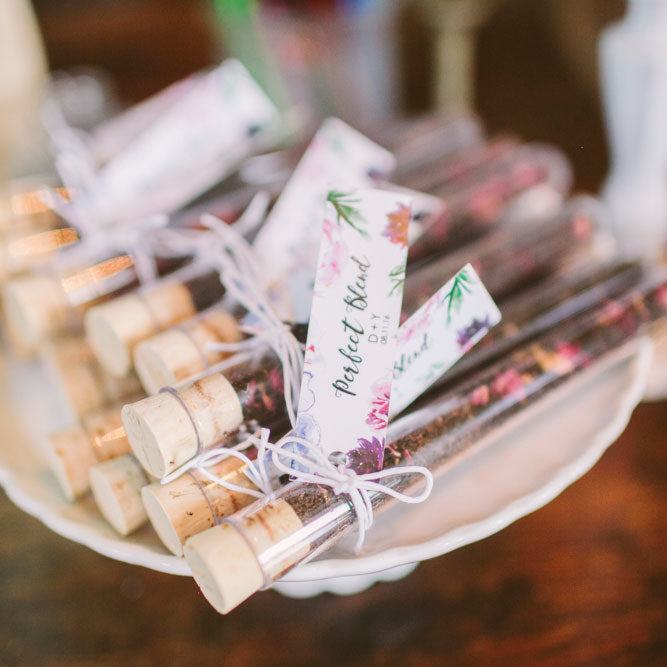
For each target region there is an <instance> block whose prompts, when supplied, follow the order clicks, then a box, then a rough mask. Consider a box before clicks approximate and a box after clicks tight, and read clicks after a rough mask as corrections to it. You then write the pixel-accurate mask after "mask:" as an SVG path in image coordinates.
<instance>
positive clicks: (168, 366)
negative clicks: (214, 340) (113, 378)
mask: <svg viewBox="0 0 667 667" xmlns="http://www.w3.org/2000/svg"><path fill="white" fill-rule="evenodd" d="M167 341H168V342H167ZM174 354H175V355H177V356H178V357H183V356H184V355H187V354H189V356H190V357H191V359H190V363H189V366H191V367H192V368H193V372H192V375H194V374H195V373H197V372H200V371H201V370H203V362H202V360H201V353H200V352H199V350H197V348H196V347H195V346H194V345H193V343H192V341H191V340H190V339H189V338H188V337H187V336H186V335H185V334H184V333H183V332H182V331H167V332H165V333H163V334H158V335H157V336H155V337H153V338H149V339H148V340H145V341H142V342H141V343H139V345H137V347H136V348H135V350H134V368H135V370H136V371H137V375H138V376H139V379H140V380H141V384H142V386H143V388H144V390H145V391H146V393H147V394H157V392H158V391H160V389H162V387H172V386H173V385H175V384H176V383H177V382H178V381H179V380H180V379H183V378H177V377H176V375H175V368H176V364H175V363H174V360H173V355H174ZM181 363H183V361H182V360H181ZM186 363H187V360H186Z"/></svg>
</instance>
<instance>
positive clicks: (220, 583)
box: [183, 499, 307, 614]
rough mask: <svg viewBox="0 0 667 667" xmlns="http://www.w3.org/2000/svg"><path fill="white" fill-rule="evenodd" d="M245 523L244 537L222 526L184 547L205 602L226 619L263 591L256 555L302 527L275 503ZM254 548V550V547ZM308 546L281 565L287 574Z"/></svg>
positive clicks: (285, 505) (292, 514) (283, 506)
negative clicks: (260, 590) (227, 614)
mask: <svg viewBox="0 0 667 667" xmlns="http://www.w3.org/2000/svg"><path fill="white" fill-rule="evenodd" d="M251 517H252V519H253V520H252V521H250V520H248V521H245V522H244V518H245V517H242V518H241V522H243V529H244V531H245V534H243V535H242V534H241V532H239V530H238V529H237V528H236V527H235V526H233V525H232V524H229V523H223V524H220V525H218V526H215V527H213V528H209V529H208V530H205V531H204V532H203V533H200V534H199V535H195V536H194V537H191V538H190V539H189V540H188V541H187V542H186V543H185V546H184V547H183V553H184V555H185V558H186V560H187V561H188V564H189V565H190V569H191V570H192V575H193V576H194V578H195V581H196V582H197V584H198V586H199V587H200V588H201V591H202V593H203V594H204V595H205V596H206V599H207V600H208V601H209V602H210V603H211V604H212V605H213V607H214V608H215V609H216V611H219V612H220V613H221V614H226V613H227V612H229V611H231V610H232V609H234V608H235V607H236V606H238V605H239V604H240V603H241V602H243V601H244V600H246V599H247V598H248V597H250V596H251V595H252V594H253V593H255V592H256V591H258V590H259V589H260V588H261V587H262V586H263V585H264V582H265V575H264V573H263V571H262V568H261V566H260V564H259V561H258V559H257V556H256V555H255V554H261V553H262V552H264V551H266V550H267V549H269V548H270V547H271V546H272V545H274V544H276V543H277V542H279V541H280V540H282V539H284V538H285V537H287V536H288V535H291V534H292V533H294V532H296V531H297V530H299V529H300V528H301V527H302V525H303V524H302V523H301V520H300V519H299V517H298V516H297V515H296V513H295V512H294V510H293V509H292V508H291V507H290V505H289V504H288V503H286V502H285V501H284V500H280V499H278V500H273V501H272V502H269V503H267V504H266V505H264V506H263V507H262V508H261V509H259V510H257V511H256V512H253V514H252V515H251ZM251 545H252V547H251ZM306 550H307V547H305V548H304V549H301V550H298V551H296V552H295V553H293V554H292V555H291V556H290V557H289V558H288V560H287V561H285V562H284V563H282V564H281V565H282V567H283V568H284V569H286V568H287V567H289V566H290V565H292V564H294V563H295V562H296V561H297V560H298V559H299V558H301V557H302V556H304V555H305V552H306Z"/></svg>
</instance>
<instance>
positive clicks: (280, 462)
mask: <svg viewBox="0 0 667 667" xmlns="http://www.w3.org/2000/svg"><path fill="white" fill-rule="evenodd" d="M269 437H270V431H269V429H267V428H263V429H261V430H260V432H259V437H258V436H257V435H256V434H255V435H250V436H249V437H248V438H247V440H244V441H243V442H242V443H240V444H239V445H237V446H236V447H231V448H230V447H216V448H214V449H210V450H208V451H206V452H204V453H202V454H200V455H199V456H197V457H195V458H194V459H192V460H191V461H189V462H188V463H186V464H184V465H183V466H181V467H180V468H178V469H177V470H175V471H174V472H172V473H171V474H169V475H167V476H166V477H165V478H164V479H163V480H162V484H167V483H169V482H170V481H172V480H174V479H176V478H177V477H180V476H181V475H182V474H183V473H185V472H188V471H190V470H193V469H196V470H198V471H199V472H200V473H201V475H202V476H203V477H205V478H206V479H208V480H210V481H212V482H214V483H216V484H219V485H220V486H223V487H224V488H226V489H229V490H230V491H234V492H237V493H246V494H248V495H251V496H253V497H255V498H262V497H264V495H268V494H270V493H271V492H272V490H273V488H272V482H271V477H270V475H269V473H268V471H267V463H268V459H269V456H270V453H271V452H272V453H273V454H274V455H273V456H272V457H271V459H272V461H273V465H274V466H275V468H276V469H277V470H278V471H279V472H281V473H285V474H288V475H289V476H290V477H291V478H292V479H293V480H295V481H299V482H304V483H307V484H319V485H324V486H329V487H331V489H332V491H333V492H334V494H336V495H337V496H338V495H347V496H349V498H350V502H351V503H352V507H353V509H354V513H355V515H356V517H357V521H358V524H359V527H358V532H357V542H356V545H355V552H356V553H359V552H360V551H361V548H362V546H363V544H364V539H365V537H366V531H367V530H369V529H370V528H371V526H372V525H373V498H372V495H371V494H379V493H381V494H384V495H387V496H391V497H392V498H395V499H396V500H398V501H399V502H403V503H409V504H417V503H421V502H424V501H425V500H426V499H427V498H428V497H429V495H430V494H431V491H432V489H433V474H432V473H431V471H430V470H429V469H428V468H425V467H423V466H398V467H396V468H387V469H385V470H378V471H376V472H370V473H363V474H357V473H356V472H354V470H351V469H350V468H346V467H345V464H344V463H338V464H336V463H333V462H332V461H331V460H330V459H329V457H327V456H326V455H325V454H324V452H323V451H322V450H321V449H320V448H319V447H318V446H317V445H316V444H314V443H312V442H310V441H309V440H306V439H304V438H299V437H297V436H294V435H290V434H288V435H286V436H285V437H283V438H281V439H280V440H279V441H278V442H277V443H276V444H273V443H271V442H270V441H269ZM291 444H299V445H301V446H302V447H303V448H305V449H306V452H307V454H301V453H299V452H295V451H293V450H289V449H285V447H286V446H287V445H291ZM250 445H255V446H256V447H257V458H256V459H255V460H254V461H252V460H251V459H250V458H249V457H247V456H246V455H245V454H243V453H242V452H241V451H239V450H241V449H246V448H247V447H249V446H250ZM229 456H234V457H236V458H238V459H240V460H241V461H243V462H244V463H245V464H246V468H245V470H244V473H245V475H246V476H247V477H248V479H249V480H250V481H251V482H252V483H253V484H254V485H255V486H256V487H257V488H258V489H259V491H255V490H254V489H248V488H245V487H241V486H238V485H236V484H232V483H231V482H228V481H227V480H225V479H222V478H221V477H219V476H218V475H215V474H213V473H211V472H210V471H209V470H208V468H209V467H212V466H214V465H216V464H217V463H219V462H220V461H222V460H223V459H225V458H227V457H229ZM292 463H298V464H300V465H301V466H303V467H304V468H305V470H300V469H296V468H293V467H292V465H291V464H292ZM402 475H421V476H422V477H423V478H424V481H425V487H424V489H423V490H422V491H421V493H419V494H417V495H414V496H411V495H408V494H406V493H402V492H400V491H397V490H396V489H392V488H391V487H390V486H386V485H384V484H380V483H379V481H378V480H381V479H384V478H386V477H396V476H402Z"/></svg>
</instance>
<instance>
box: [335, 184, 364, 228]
mask: <svg viewBox="0 0 667 667" xmlns="http://www.w3.org/2000/svg"><path fill="white" fill-rule="evenodd" d="M327 201H328V202H329V203H330V204H331V205H332V206H333V207H334V210H335V211H336V222H338V224H339V225H340V224H341V221H345V222H346V223H347V224H348V225H350V227H352V229H354V230H356V231H357V232H359V234H360V235H361V236H362V237H363V238H365V239H367V238H368V232H367V231H366V230H365V229H362V228H361V227H360V226H359V225H365V224H366V220H365V219H364V217H363V216H362V215H361V213H359V210H358V209H357V208H355V207H354V206H353V204H358V203H359V200H358V199H352V198H351V195H350V194H349V193H345V192H337V191H336V190H331V191H330V192H329V194H328V195H327Z"/></svg>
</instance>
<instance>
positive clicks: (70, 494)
mask: <svg viewBox="0 0 667 667" xmlns="http://www.w3.org/2000/svg"><path fill="white" fill-rule="evenodd" d="M48 443H49V445H50V446H49V448H48V462H49V467H50V468H51V470H52V471H53V474H54V475H55V477H56V479H57V480H58V484H59V485H60V488H61V489H62V491H63V493H64V494H65V496H66V497H67V499H68V500H71V501H74V500H76V499H77V498H79V497H81V496H82V495H84V494H85V493H87V492H88V491H89V490H90V483H89V480H88V471H89V470H90V468H91V467H92V466H94V465H95V464H96V463H97V458H96V457H95V452H94V450H93V447H92V444H91V442H90V439H89V438H88V436H87V435H86V432H85V431H84V430H83V429H82V428H81V427H78V426H76V427H73V428H69V429H67V430H64V431H59V432H58V433H53V434H52V435H50V436H49V438H48Z"/></svg>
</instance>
